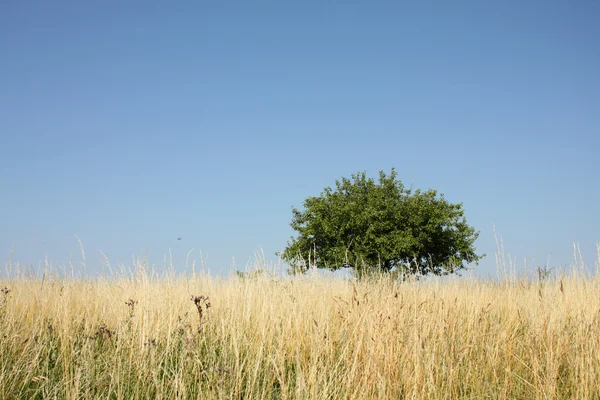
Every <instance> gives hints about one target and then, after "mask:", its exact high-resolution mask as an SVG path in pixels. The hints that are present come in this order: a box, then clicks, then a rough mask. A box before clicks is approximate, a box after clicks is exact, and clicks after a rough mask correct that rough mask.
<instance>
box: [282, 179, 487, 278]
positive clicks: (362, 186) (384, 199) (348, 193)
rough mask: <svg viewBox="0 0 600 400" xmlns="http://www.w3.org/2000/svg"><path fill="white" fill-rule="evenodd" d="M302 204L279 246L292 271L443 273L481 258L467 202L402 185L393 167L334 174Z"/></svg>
mask: <svg viewBox="0 0 600 400" xmlns="http://www.w3.org/2000/svg"><path fill="white" fill-rule="evenodd" d="M335 186H336V187H335V189H331V188H329V187H328V188H325V189H324V191H323V192H322V193H321V195H320V196H318V197H308V198H307V199H306V200H305V201H304V210H298V209H296V208H292V213H293V217H292V222H291V224H290V225H291V226H292V228H293V229H294V230H295V231H297V232H298V236H297V237H295V238H291V241H290V242H288V245H287V247H286V249H285V250H284V251H283V252H282V253H281V257H282V258H283V260H285V261H286V262H288V263H289V264H290V266H291V268H292V271H294V272H304V271H306V270H307V269H308V268H310V267H317V268H328V269H339V268H342V267H350V268H354V269H355V270H356V271H357V272H359V273H363V272H371V271H378V272H391V271H396V272H397V273H398V274H399V275H401V276H403V277H406V276H409V275H427V274H435V275H445V274H449V273H454V272H457V271H459V270H462V269H465V268H466V267H467V264H468V263H471V262H475V263H477V262H478V261H479V260H480V259H481V257H482V256H480V255H477V254H476V253H475V247H474V242H475V240H476V239H477V237H478V235H479V232H477V231H475V229H474V228H473V227H471V226H469V225H468V224H467V221H466V218H465V217H464V211H463V205H462V203H460V204H451V203H449V202H448V201H446V200H445V199H444V196H443V195H441V194H440V195H438V193H437V191H435V190H427V191H421V190H414V191H413V190H412V189H411V188H405V187H404V185H403V184H402V182H401V181H400V180H399V179H397V173H396V171H395V169H393V168H392V171H391V173H390V174H389V175H386V174H385V173H384V172H383V171H380V172H379V182H378V183H377V182H375V180H374V179H372V178H368V177H367V175H366V173H365V172H359V173H355V174H352V176H351V178H350V179H348V178H342V179H341V180H338V181H336V185H335Z"/></svg>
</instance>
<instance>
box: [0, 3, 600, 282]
mask: <svg viewBox="0 0 600 400" xmlns="http://www.w3.org/2000/svg"><path fill="white" fill-rule="evenodd" d="M599 16H600V3H598V2H594V1H579V2H567V1H543V2H542V1H502V2H487V1H485V2H483V1H457V2H442V1H437V2H433V1H419V2H375V3H374V2H355V1H352V2H329V1H327V2H325V1H324V2H317V1H303V2H266V1H257V2H204V1H181V2H166V1H164V2H161V1H157V2H135V1H102V2H76V1H60V0H58V1H53V2H47V1H5V2H2V3H1V4H0V50H1V54H2V62H1V63H0V138H1V141H0V145H1V149H2V157H0V171H1V174H0V187H1V188H2V194H1V196H0V221H1V222H0V258H1V261H8V260H9V259H10V254H11V249H13V248H14V253H15V256H14V258H15V260H16V261H20V262H22V263H30V264H33V265H34V266H36V265H38V262H39V261H40V260H42V259H43V258H44V257H45V254H46V253H47V254H48V257H49V258H50V259H51V260H53V261H55V262H57V263H66V262H67V261H68V260H69V259H73V260H75V261H78V260H79V255H78V253H79V250H78V243H77V240H76V239H75V237H74V235H78V236H79V237H80V238H81V240H82V242H83V244H84V246H85V250H86V255H87V264H88V269H96V270H97V269H98V268H99V265H100V258H101V257H100V251H103V252H104V253H105V254H106V255H107V256H108V258H109V259H110V261H111V262H112V263H113V264H117V263H119V262H123V263H125V264H126V265H130V264H131V258H132V256H142V255H144V254H146V255H147V257H148V258H149V260H150V261H151V262H152V263H155V264H159V265H162V260H163V256H164V255H165V254H167V253H168V252H169V249H171V252H172V254H173V256H174V259H175V261H176V268H177V269H178V270H182V269H183V266H182V260H183V259H185V255H186V253H187V251H188V250H190V249H192V248H195V249H196V251H195V252H194V253H193V254H195V255H196V256H197V254H198V251H199V250H200V249H201V250H202V252H203V254H204V255H205V256H206V255H208V260H207V261H208V267H209V268H210V269H211V270H212V271H214V272H217V271H219V270H221V269H225V270H228V269H229V266H230V264H231V262H232V259H233V258H235V262H236V264H237V267H238V269H241V268H243V267H244V265H245V264H246V262H247V261H248V260H249V259H250V258H252V257H253V254H254V253H255V251H256V250H257V249H259V248H262V249H263V250H264V252H265V255H266V256H267V258H268V259H273V260H274V259H275V257H274V253H275V252H277V251H280V250H282V249H283V248H284V246H285V244H286V241H287V240H288V239H289V237H290V236H291V235H293V234H294V232H293V231H292V230H291V228H290V227H289V222H290V220H291V207H292V206H297V207H299V206H301V205H302V201H303V200H304V198H306V197H308V196H314V195H318V194H319V193H320V192H321V191H322V190H323V188H324V187H326V186H333V185H334V183H335V180H336V179H339V178H341V177H342V176H349V175H350V174H352V173H353V172H357V171H367V173H368V174H370V175H372V176H376V174H377V172H378V171H379V170H382V169H383V170H385V171H389V169H390V168H391V167H392V166H394V167H395V168H396V169H397V171H398V173H399V178H400V179H401V180H402V181H403V182H404V183H405V184H406V185H413V186H414V187H415V188H422V189H426V188H433V189H437V190H439V191H440V192H441V193H444V194H445V196H446V198H447V199H448V200H450V201H452V202H463V203H464V208H465V212H466V216H467V219H468V221H469V222H470V223H471V224H472V225H474V226H475V227H476V228H477V229H479V230H480V231H481V235H480V238H479V240H478V242H477V249H478V251H480V252H483V253H487V255H488V256H487V257H486V258H485V259H484V260H483V262H482V263H481V265H480V266H479V267H478V271H479V273H481V274H484V275H485V274H490V273H495V271H496V267H495V260H494V252H495V243H494V237H493V225H494V224H495V226H496V229H497V231H498V232H499V233H500V234H502V236H503V237H504V242H505V247H506V250H507V252H509V253H510V254H511V255H512V256H513V257H516V260H517V264H518V265H519V266H523V264H524V259H525V257H527V258H528V259H529V262H531V263H533V264H535V265H537V264H542V265H543V264H545V263H546V262H547V260H548V257H550V265H551V266H556V267H560V266H562V265H568V264H569V263H571V262H572V260H573V248H572V243H573V242H577V243H579V244H580V246H581V249H582V252H583V255H584V260H585V261H586V262H587V263H588V264H590V265H593V264H594V260H595V257H596V252H595V244H596V242H598V241H600V230H599V227H600V216H599V215H600V214H599V213H598V204H600V187H599V185H598V183H597V182H598V172H599V156H598V151H599V150H600V138H599V137H600V73H599V72H598V71H600V24H598V23H597V21H598V17H599ZM178 237H181V238H182V240H181V241H178V240H177V238H178ZM196 258H197V257H196Z"/></svg>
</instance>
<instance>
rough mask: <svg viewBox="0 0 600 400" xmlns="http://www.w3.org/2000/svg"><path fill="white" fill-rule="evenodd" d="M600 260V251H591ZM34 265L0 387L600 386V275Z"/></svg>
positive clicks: (362, 393) (398, 393) (552, 389)
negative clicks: (294, 273) (344, 274)
mask: <svg viewBox="0 0 600 400" xmlns="http://www.w3.org/2000/svg"><path fill="white" fill-rule="evenodd" d="M599 257H600V255H599ZM149 269H150V268H149V267H148V266H146V265H144V264H143V263H140V264H138V265H136V266H135V268H134V269H133V270H132V271H129V272H122V273H116V274H111V275H110V276H108V277H96V278H83V277H82V276H77V275H73V274H70V273H68V272H65V271H63V272H58V271H44V272H43V273H39V274H32V273H27V271H24V270H23V271H22V270H20V269H19V266H18V265H14V264H12V263H11V264H10V265H9V266H7V268H6V273H5V274H4V277H3V278H2V279H1V280H0V289H1V291H0V338H1V340H0V398H1V399H492V398H493V399H574V398H577V399H600V278H599V277H598V276H597V274H590V273H587V274H586V273H584V271H583V270H580V269H579V268H573V269H571V270H570V271H568V272H565V273H555V274H553V275H552V276H546V275H545V274H543V273H542V271H538V273H537V274H535V273H534V274H529V275H524V276H522V277H516V276H509V275H507V276H504V277H501V278H500V279H477V278H473V277H452V278H447V279H426V280H423V281H408V282H397V281H393V280H391V279H389V278H386V277H376V278H372V279H364V280H360V281H357V280H354V279H348V278H340V277H327V276H322V275H321V276H311V275H310V274H309V275H308V276H302V277H288V276H285V275H271V274H268V273H264V274H252V273H249V274H245V275H244V276H243V277H241V276H238V277H236V276H234V277H231V278H228V279H224V278H215V277H210V276H209V275H208V274H207V273H206V272H204V271H199V272H195V271H194V272H190V271H188V272H187V273H186V274H185V275H184V274H182V275H178V274H175V273H173V272H172V271H171V272H167V273H165V274H162V275H161V274H157V273H156V272H152V271H150V270H149Z"/></svg>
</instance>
